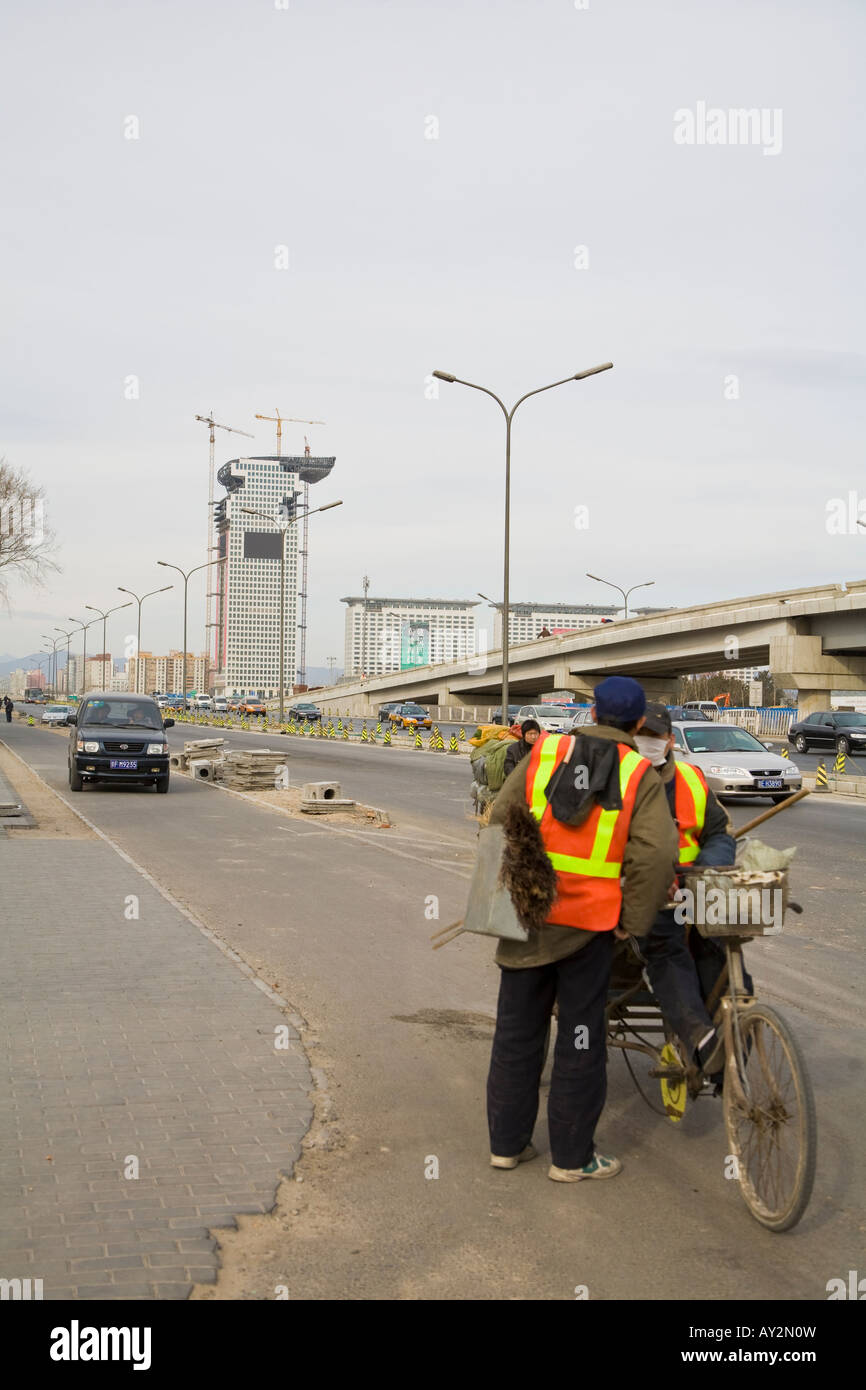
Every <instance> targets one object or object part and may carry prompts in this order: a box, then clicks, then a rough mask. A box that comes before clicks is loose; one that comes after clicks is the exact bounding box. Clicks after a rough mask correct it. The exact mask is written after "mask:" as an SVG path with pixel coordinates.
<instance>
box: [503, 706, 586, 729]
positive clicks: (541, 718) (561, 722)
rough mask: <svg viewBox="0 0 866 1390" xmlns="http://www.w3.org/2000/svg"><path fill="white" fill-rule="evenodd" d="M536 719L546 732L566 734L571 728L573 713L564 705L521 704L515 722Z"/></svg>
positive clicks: (519, 722) (520, 722)
mask: <svg viewBox="0 0 866 1390" xmlns="http://www.w3.org/2000/svg"><path fill="white" fill-rule="evenodd" d="M524 719H534V720H535V722H536V724H538V725H539V727H540V728H541V729H543V730H544V732H545V733H546V734H565V733H568V732H569V730H570V728H571V722H572V715H570V714H569V713H568V711H567V710H564V709H563V707H562V705H521V706H520V709H519V710H518V711H517V715H516V719H515V722H516V723H517V724H522V723H523V721H524Z"/></svg>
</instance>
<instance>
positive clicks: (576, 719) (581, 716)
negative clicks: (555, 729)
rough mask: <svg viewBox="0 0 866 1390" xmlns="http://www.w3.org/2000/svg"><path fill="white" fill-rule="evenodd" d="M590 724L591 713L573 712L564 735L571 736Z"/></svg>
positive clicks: (589, 711) (587, 711)
mask: <svg viewBox="0 0 866 1390" xmlns="http://www.w3.org/2000/svg"><path fill="white" fill-rule="evenodd" d="M591 723H592V711H591V710H588V709H579V710H575V712H574V714H573V715H572V716H571V719H570V721H569V724H568V727H567V729H566V733H568V734H573V733H575V732H576V731H577V730H578V729H580V728H582V727H583V726H584V725H586V724H591Z"/></svg>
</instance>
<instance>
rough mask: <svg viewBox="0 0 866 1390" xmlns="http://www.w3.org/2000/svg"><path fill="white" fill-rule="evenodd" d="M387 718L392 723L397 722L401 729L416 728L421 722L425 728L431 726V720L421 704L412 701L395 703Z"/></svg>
mask: <svg viewBox="0 0 866 1390" xmlns="http://www.w3.org/2000/svg"><path fill="white" fill-rule="evenodd" d="M388 718H389V719H390V720H391V723H392V724H398V725H399V726H400V728H401V729H418V728H420V727H421V725H422V724H423V726H424V728H425V729H430V728H432V726H433V720H432V719H431V718H430V714H429V712H428V711H427V710H426V709H424V707H423V705H416V704H413V703H412V702H409V703H407V704H402V705H397V706H396V708H395V709H392V711H391V713H390V714H389V716H388Z"/></svg>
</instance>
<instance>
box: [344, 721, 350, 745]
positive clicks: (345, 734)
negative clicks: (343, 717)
mask: <svg viewBox="0 0 866 1390" xmlns="http://www.w3.org/2000/svg"><path fill="white" fill-rule="evenodd" d="M348 738H349V726H348V724H344V725H343V739H344V741H348Z"/></svg>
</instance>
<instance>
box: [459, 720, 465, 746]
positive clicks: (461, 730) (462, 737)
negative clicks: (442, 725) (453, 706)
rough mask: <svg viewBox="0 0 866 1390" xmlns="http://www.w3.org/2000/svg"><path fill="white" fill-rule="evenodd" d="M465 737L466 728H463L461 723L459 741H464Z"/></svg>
mask: <svg viewBox="0 0 866 1390" xmlns="http://www.w3.org/2000/svg"><path fill="white" fill-rule="evenodd" d="M465 738H466V730H465V729H464V728H463V726H462V724H461V726H460V742H461V743H462V742H463V741H464V739H465Z"/></svg>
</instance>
